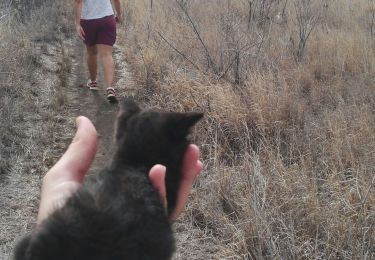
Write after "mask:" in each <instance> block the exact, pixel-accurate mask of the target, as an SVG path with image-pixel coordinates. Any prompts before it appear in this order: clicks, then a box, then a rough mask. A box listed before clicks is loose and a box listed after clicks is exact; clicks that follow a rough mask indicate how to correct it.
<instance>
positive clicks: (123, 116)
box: [115, 98, 141, 140]
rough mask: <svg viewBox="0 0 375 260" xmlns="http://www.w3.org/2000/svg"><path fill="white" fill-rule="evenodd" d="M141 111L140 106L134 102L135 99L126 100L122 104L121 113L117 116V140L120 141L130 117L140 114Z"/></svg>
mask: <svg viewBox="0 0 375 260" xmlns="http://www.w3.org/2000/svg"><path fill="white" fill-rule="evenodd" d="M140 111H141V109H140V108H139V106H138V105H137V104H136V103H135V102H134V100H133V99H130V98H128V99H125V100H124V101H122V102H121V104H120V111H119V113H118V115H117V120H116V127H115V138H116V140H119V139H120V138H121V137H122V134H123V133H124V130H125V128H126V123H127V121H128V120H129V118H130V117H132V116H133V115H135V114H138V113H139V112H140Z"/></svg>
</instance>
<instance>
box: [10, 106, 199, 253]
mask: <svg viewBox="0 0 375 260" xmlns="http://www.w3.org/2000/svg"><path fill="white" fill-rule="evenodd" d="M121 106H122V109H121V111H120V113H119V115H118V118H117V127H116V128H117V129H116V134H115V139H116V143H117V151H116V152H115V155H114V158H113V161H112V163H111V165H110V166H109V167H108V168H107V169H105V170H103V171H102V172H101V173H100V174H99V176H98V177H97V178H96V180H95V182H94V185H87V187H82V188H81V189H80V190H79V191H78V192H76V193H75V194H74V195H73V196H72V197H71V198H69V199H68V201H67V203H66V205H65V206H64V207H63V208H61V209H59V210H57V211H55V212H54V213H53V214H52V215H51V216H50V217H48V218H47V219H46V220H45V221H44V222H43V223H42V224H41V225H40V226H39V227H38V228H37V230H35V231H34V232H33V233H32V234H31V235H29V236H27V237H25V238H24V239H23V240H22V241H21V242H20V243H19V244H18V246H17V247H16V249H15V260H47V259H48V260H60V259H61V260H62V259H64V260H70V259H71V260H73V259H74V260H75V259H76V260H85V259H87V260H88V259H90V260H99V259H100V260H104V259H105V260H124V259H142V260H147V259H156V260H157V259H169V258H170V257H171V256H172V253H173V251H174V239H173V234H172V230H171V227H170V224H169V222H168V217H167V215H166V212H165V209H164V208H163V206H162V205H161V203H160V201H159V197H158V194H157V192H156V191H155V190H154V188H153V186H152V185H151V183H150V181H149V179H148V176H147V175H148V172H149V170H150V168H151V167H152V166H153V165H155V164H163V165H165V166H166V167H167V175H166V186H167V200H168V214H169V213H170V212H171V211H172V210H173V208H174V207H175V204H176V193H177V188H178V184H179V180H180V169H181V164H182V158H183V155H184V153H185V150H186V148H187V146H188V144H189V142H188V140H187V135H188V133H189V130H190V128H191V127H192V126H193V125H194V124H195V123H196V122H197V121H198V120H199V119H200V118H201V117H202V114H201V113H168V112H158V111H152V110H150V111H141V110H140V108H139V107H138V106H137V105H136V104H135V103H134V102H133V101H130V100H128V101H125V102H123V104H122V105H121Z"/></svg>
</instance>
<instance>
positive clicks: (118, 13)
mask: <svg viewBox="0 0 375 260" xmlns="http://www.w3.org/2000/svg"><path fill="white" fill-rule="evenodd" d="M112 6H113V7H114V9H115V16H116V17H117V18H118V21H121V18H122V14H121V2H120V0H112Z"/></svg>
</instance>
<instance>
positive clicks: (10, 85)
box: [0, 1, 71, 259]
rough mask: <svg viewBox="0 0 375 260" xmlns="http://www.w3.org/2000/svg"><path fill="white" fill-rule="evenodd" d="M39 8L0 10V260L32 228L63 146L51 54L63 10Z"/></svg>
mask: <svg viewBox="0 0 375 260" xmlns="http://www.w3.org/2000/svg"><path fill="white" fill-rule="evenodd" d="M37 3H38V4H37ZM10 4H12V5H10ZM33 4H37V5H33ZM39 4H42V1H3V2H2V3H1V4H0V8H1V10H0V259H11V256H12V251H13V247H14V245H15V243H16V241H17V239H19V237H20V236H22V235H23V234H25V233H27V232H30V230H32V228H33V227H34V222H35V219H36V213H37V208H38V203H39V198H38V196H39V188H40V183H41V178H42V177H43V174H44V173H45V172H46V171H47V170H48V169H49V168H50V167H51V166H52V165H53V163H54V162H55V161H56V160H57V159H58V158H59V156H60V155H61V153H62V151H63V149H65V145H66V143H67V142H68V141H69V139H68V138H67V137H66V136H65V135H64V134H62V133H63V132H64V131H65V128H66V126H65V125H70V124H71V123H69V122H67V120H66V119H64V118H63V117H62V115H61V113H62V111H63V106H61V105H64V104H61V102H60V103H59V101H60V100H61V95H62V94H63V93H62V92H61V87H62V84H63V76H62V74H63V73H66V72H64V71H62V70H60V69H59V64H61V65H63V64H66V62H65V61H64V59H65V57H63V56H62V54H61V52H60V51H59V50H58V48H57V51H56V53H54V50H53V46H59V45H60V43H59V39H61V37H62V36H63V35H64V34H66V33H67V32H68V27H69V26H68V25H67V24H66V23H65V22H64V20H65V19H66V17H67V12H68V10H69V9H67V8H66V6H65V5H64V4H63V3H61V2H59V1H49V2H48V3H47V2H44V4H43V5H39ZM69 13H70V10H69ZM64 28H65V31H64ZM47 57H49V58H47ZM48 61H49V63H47V62H48ZM61 67H62V68H65V69H67V68H66V67H64V66H61Z"/></svg>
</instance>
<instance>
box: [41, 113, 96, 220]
mask: <svg viewBox="0 0 375 260" xmlns="http://www.w3.org/2000/svg"><path fill="white" fill-rule="evenodd" d="M76 124H77V132H76V135H75V137H74V139H73V141H72V143H71V144H70V145H69V148H68V150H67V151H66V152H65V154H64V155H63V156H62V157H61V159H60V160H59V161H58V162H57V163H56V164H55V166H53V167H52V168H51V169H50V170H49V171H48V172H47V174H46V175H45V176H44V178H43V184H42V190H41V201H40V205H39V212H38V218H37V223H41V222H42V221H43V220H44V219H45V218H47V216H48V215H49V214H50V213H51V212H53V210H55V209H56V208H57V207H61V206H62V205H64V203H65V201H66V199H67V198H68V197H69V196H70V195H71V194H72V193H74V192H75V191H76V190H77V189H78V188H79V187H80V186H81V183H82V181H83V178H84V176H85V173H86V172H87V170H88V169H89V167H90V165H91V162H92V161H93V160H94V157H95V153H96V130H95V127H94V126H93V124H92V123H91V121H90V120H89V119H87V118H86V117H79V118H77V120H76Z"/></svg>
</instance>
